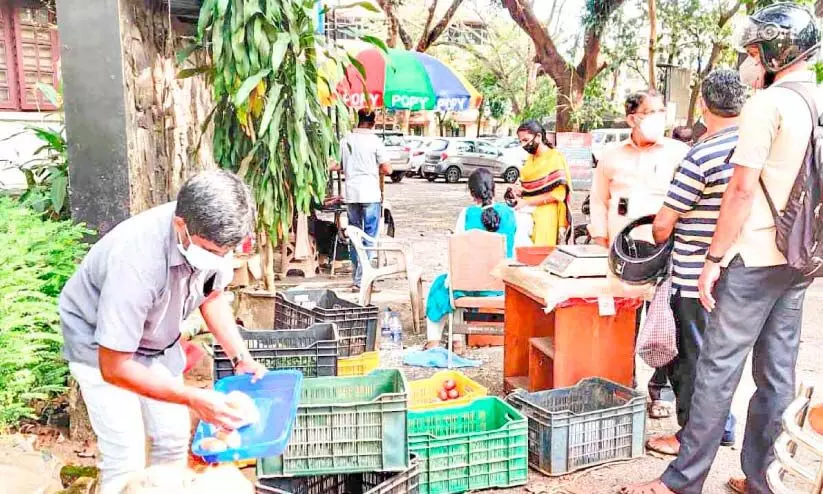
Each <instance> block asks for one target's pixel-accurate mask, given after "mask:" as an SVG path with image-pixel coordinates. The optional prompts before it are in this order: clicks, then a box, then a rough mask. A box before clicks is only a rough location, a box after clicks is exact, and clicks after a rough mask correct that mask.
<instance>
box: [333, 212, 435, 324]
mask: <svg viewBox="0 0 823 494" xmlns="http://www.w3.org/2000/svg"><path fill="white" fill-rule="evenodd" d="M346 236H347V237H349V240H351V243H352V244H353V245H354V250H355V251H356V252H357V258H358V261H359V262H358V264H359V265H361V266H362V267H363V278H362V279H361V281H360V295H359V297H358V303H359V304H360V305H363V306H365V305H369V303H371V294H372V289H373V288H374V282H375V281H376V280H378V279H381V278H386V277H389V276H394V275H399V274H402V275H405V276H406V279H407V280H408V282H409V298H411V308H412V324H413V325H414V331H415V333H419V332H420V317H421V312H422V306H423V303H422V299H421V294H422V293H423V281H422V278H421V275H422V273H421V271H420V270H419V269H418V268H417V267H416V266H415V265H414V261H413V260H412V253H411V249H410V248H409V246H407V245H406V244H404V243H403V242H400V241H397V240H393V239H386V238H381V239H375V238H373V237H371V236H369V235H367V234H366V232H364V231H363V230H361V229H360V228H357V227H356V226H352V225H349V226H347V227H346ZM367 243H368V245H367ZM369 253H373V254H375V257H378V258H381V262H379V263H378V266H376V267H375V266H374V265H373V264H372V259H371V258H370V257H369ZM385 254H394V255H393V256H386V257H385V261H384V260H382V255H385ZM390 260H394V261H395V262H390Z"/></svg>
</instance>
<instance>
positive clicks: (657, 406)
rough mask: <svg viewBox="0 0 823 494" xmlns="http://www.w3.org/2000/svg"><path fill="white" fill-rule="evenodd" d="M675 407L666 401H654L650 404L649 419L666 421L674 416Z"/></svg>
mask: <svg viewBox="0 0 823 494" xmlns="http://www.w3.org/2000/svg"><path fill="white" fill-rule="evenodd" d="M672 411H674V407H673V406H672V404H671V403H669V402H668V401H664V400H653V401H652V402H651V403H650V404H649V418H653V419H665V418H669V417H671V416H672Z"/></svg>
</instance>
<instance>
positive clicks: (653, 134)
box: [638, 113, 666, 142]
mask: <svg viewBox="0 0 823 494" xmlns="http://www.w3.org/2000/svg"><path fill="white" fill-rule="evenodd" d="M638 128H639V130H640V133H641V134H643V138H644V139H646V140H647V141H649V142H657V141H659V140H660V138H661V137H663V133H664V132H665V131H666V115H665V114H664V113H652V114H651V115H646V117H645V118H644V119H643V120H642V121H641V122H640V126H639V127H638Z"/></svg>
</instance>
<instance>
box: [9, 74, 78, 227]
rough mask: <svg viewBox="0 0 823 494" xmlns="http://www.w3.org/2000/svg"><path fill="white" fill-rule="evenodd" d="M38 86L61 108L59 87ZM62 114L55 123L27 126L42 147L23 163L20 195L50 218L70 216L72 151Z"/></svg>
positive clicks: (24, 202)
mask: <svg viewBox="0 0 823 494" xmlns="http://www.w3.org/2000/svg"><path fill="white" fill-rule="evenodd" d="M38 89H39V90H40V91H41V92H42V93H43V95H44V96H45V97H46V98H47V99H48V100H49V101H50V102H51V103H52V104H53V105H54V106H56V107H57V108H58V110H61V109H62V106H63V105H62V95H61V91H60V90H59V89H57V90H55V89H54V88H53V87H51V86H48V85H45V84H39V83H38ZM58 114H59V115H60V120H59V122H55V124H54V125H51V126H46V125H40V126H36V125H32V126H28V127H26V131H25V132H27V133H31V134H32V135H33V136H34V137H35V138H36V139H37V140H38V141H40V147H38V148H37V150H36V151H35V152H34V157H33V158H32V159H30V160H29V161H27V162H25V163H23V164H21V165H20V170H21V171H22V172H23V175H24V176H25V177H26V191H25V192H24V193H23V194H22V195H21V196H20V201H21V202H22V203H23V204H26V205H27V206H29V207H31V208H32V209H34V210H35V211H37V212H38V213H41V214H43V215H44V216H45V217H47V218H50V219H68V218H69V211H70V210H69V153H68V145H67V144H66V126H65V124H64V123H63V117H62V111H60V112H59V113H58ZM16 135H17V134H15V135H14V136H12V137H15V136H16Z"/></svg>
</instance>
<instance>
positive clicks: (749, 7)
mask: <svg viewBox="0 0 823 494" xmlns="http://www.w3.org/2000/svg"><path fill="white" fill-rule="evenodd" d="M778 2H790V3H797V4H800V5H806V6H808V7H812V6H814V2H815V0H743V5H745V6H746V12H748V13H749V14H751V13H754V12H755V11H757V10H760V9H762V8H763V7H768V6H769V5H771V4H773V3H778Z"/></svg>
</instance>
